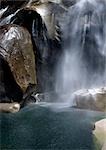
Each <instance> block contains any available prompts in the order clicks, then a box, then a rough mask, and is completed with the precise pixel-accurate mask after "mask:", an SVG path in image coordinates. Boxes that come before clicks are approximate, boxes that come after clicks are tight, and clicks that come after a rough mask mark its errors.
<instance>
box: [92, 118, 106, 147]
mask: <svg viewBox="0 0 106 150" xmlns="http://www.w3.org/2000/svg"><path fill="white" fill-rule="evenodd" d="M93 135H94V137H95V138H96V140H97V141H96V142H98V144H99V145H100V146H101V149H102V150H105V149H106V119H102V120H100V121H97V122H96V123H95V130H94V131H93ZM96 144H97V143H95V145H96Z"/></svg>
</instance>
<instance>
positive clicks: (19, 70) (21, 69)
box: [0, 25, 36, 92]
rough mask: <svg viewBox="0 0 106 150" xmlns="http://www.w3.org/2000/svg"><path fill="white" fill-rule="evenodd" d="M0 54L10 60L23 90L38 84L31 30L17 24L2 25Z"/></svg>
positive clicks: (9, 62) (10, 64)
mask: <svg viewBox="0 0 106 150" xmlns="http://www.w3.org/2000/svg"><path fill="white" fill-rule="evenodd" d="M0 55H2V56H3V58H4V59H5V60H6V61H7V62H8V64H9V67H10V69H11V72H12V74H13V76H14V79H15V81H16V82H17V84H18V85H19V86H20V87H21V89H22V90H23V92H25V90H26V89H27V87H28V85H29V84H36V71H35V57H34V52H33V46H32V42H31V36H30V34H29V32H28V31H27V30H26V29H25V28H23V27H20V26H17V25H8V26H3V27H0Z"/></svg>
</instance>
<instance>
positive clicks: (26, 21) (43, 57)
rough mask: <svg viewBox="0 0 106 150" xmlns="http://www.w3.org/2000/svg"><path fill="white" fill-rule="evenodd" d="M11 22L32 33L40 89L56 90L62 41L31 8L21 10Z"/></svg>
mask: <svg viewBox="0 0 106 150" xmlns="http://www.w3.org/2000/svg"><path fill="white" fill-rule="evenodd" d="M11 22H12V23H14V24H18V25H21V26H24V27H26V28H27V29H28V30H29V32H30V34H31V37H32V43H33V47H34V53H35V58H36V70H37V82H38V86H39V91H42V92H44V91H48V90H50V91H51V90H54V80H55V66H56V64H57V61H58V58H59V55H61V41H58V40H57V39H55V38H54V39H51V38H50V37H49V34H48V31H47V28H46V26H45V23H44V21H43V20H42V18H41V16H40V15H39V14H38V13H37V12H36V11H33V10H30V8H28V9H22V10H20V11H19V12H18V13H17V14H16V15H15V16H14V17H13V18H12V19H11Z"/></svg>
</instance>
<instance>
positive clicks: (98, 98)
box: [73, 87, 106, 111]
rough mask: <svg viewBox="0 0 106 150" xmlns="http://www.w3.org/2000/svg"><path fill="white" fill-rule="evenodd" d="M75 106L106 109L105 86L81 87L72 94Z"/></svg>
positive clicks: (98, 109)
mask: <svg viewBox="0 0 106 150" xmlns="http://www.w3.org/2000/svg"><path fill="white" fill-rule="evenodd" d="M73 97H74V103H75V107H77V108H82V109H91V110H97V111H106V87H104V88H98V89H96V88H94V89H88V90H87V89H82V90H79V91H76V92H75V93H74V94H73Z"/></svg>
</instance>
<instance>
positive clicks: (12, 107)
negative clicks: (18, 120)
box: [0, 103, 20, 113]
mask: <svg viewBox="0 0 106 150" xmlns="http://www.w3.org/2000/svg"><path fill="white" fill-rule="evenodd" d="M19 110H20V104H18V103H0V112H5V113H16V112H18V111H19Z"/></svg>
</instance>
